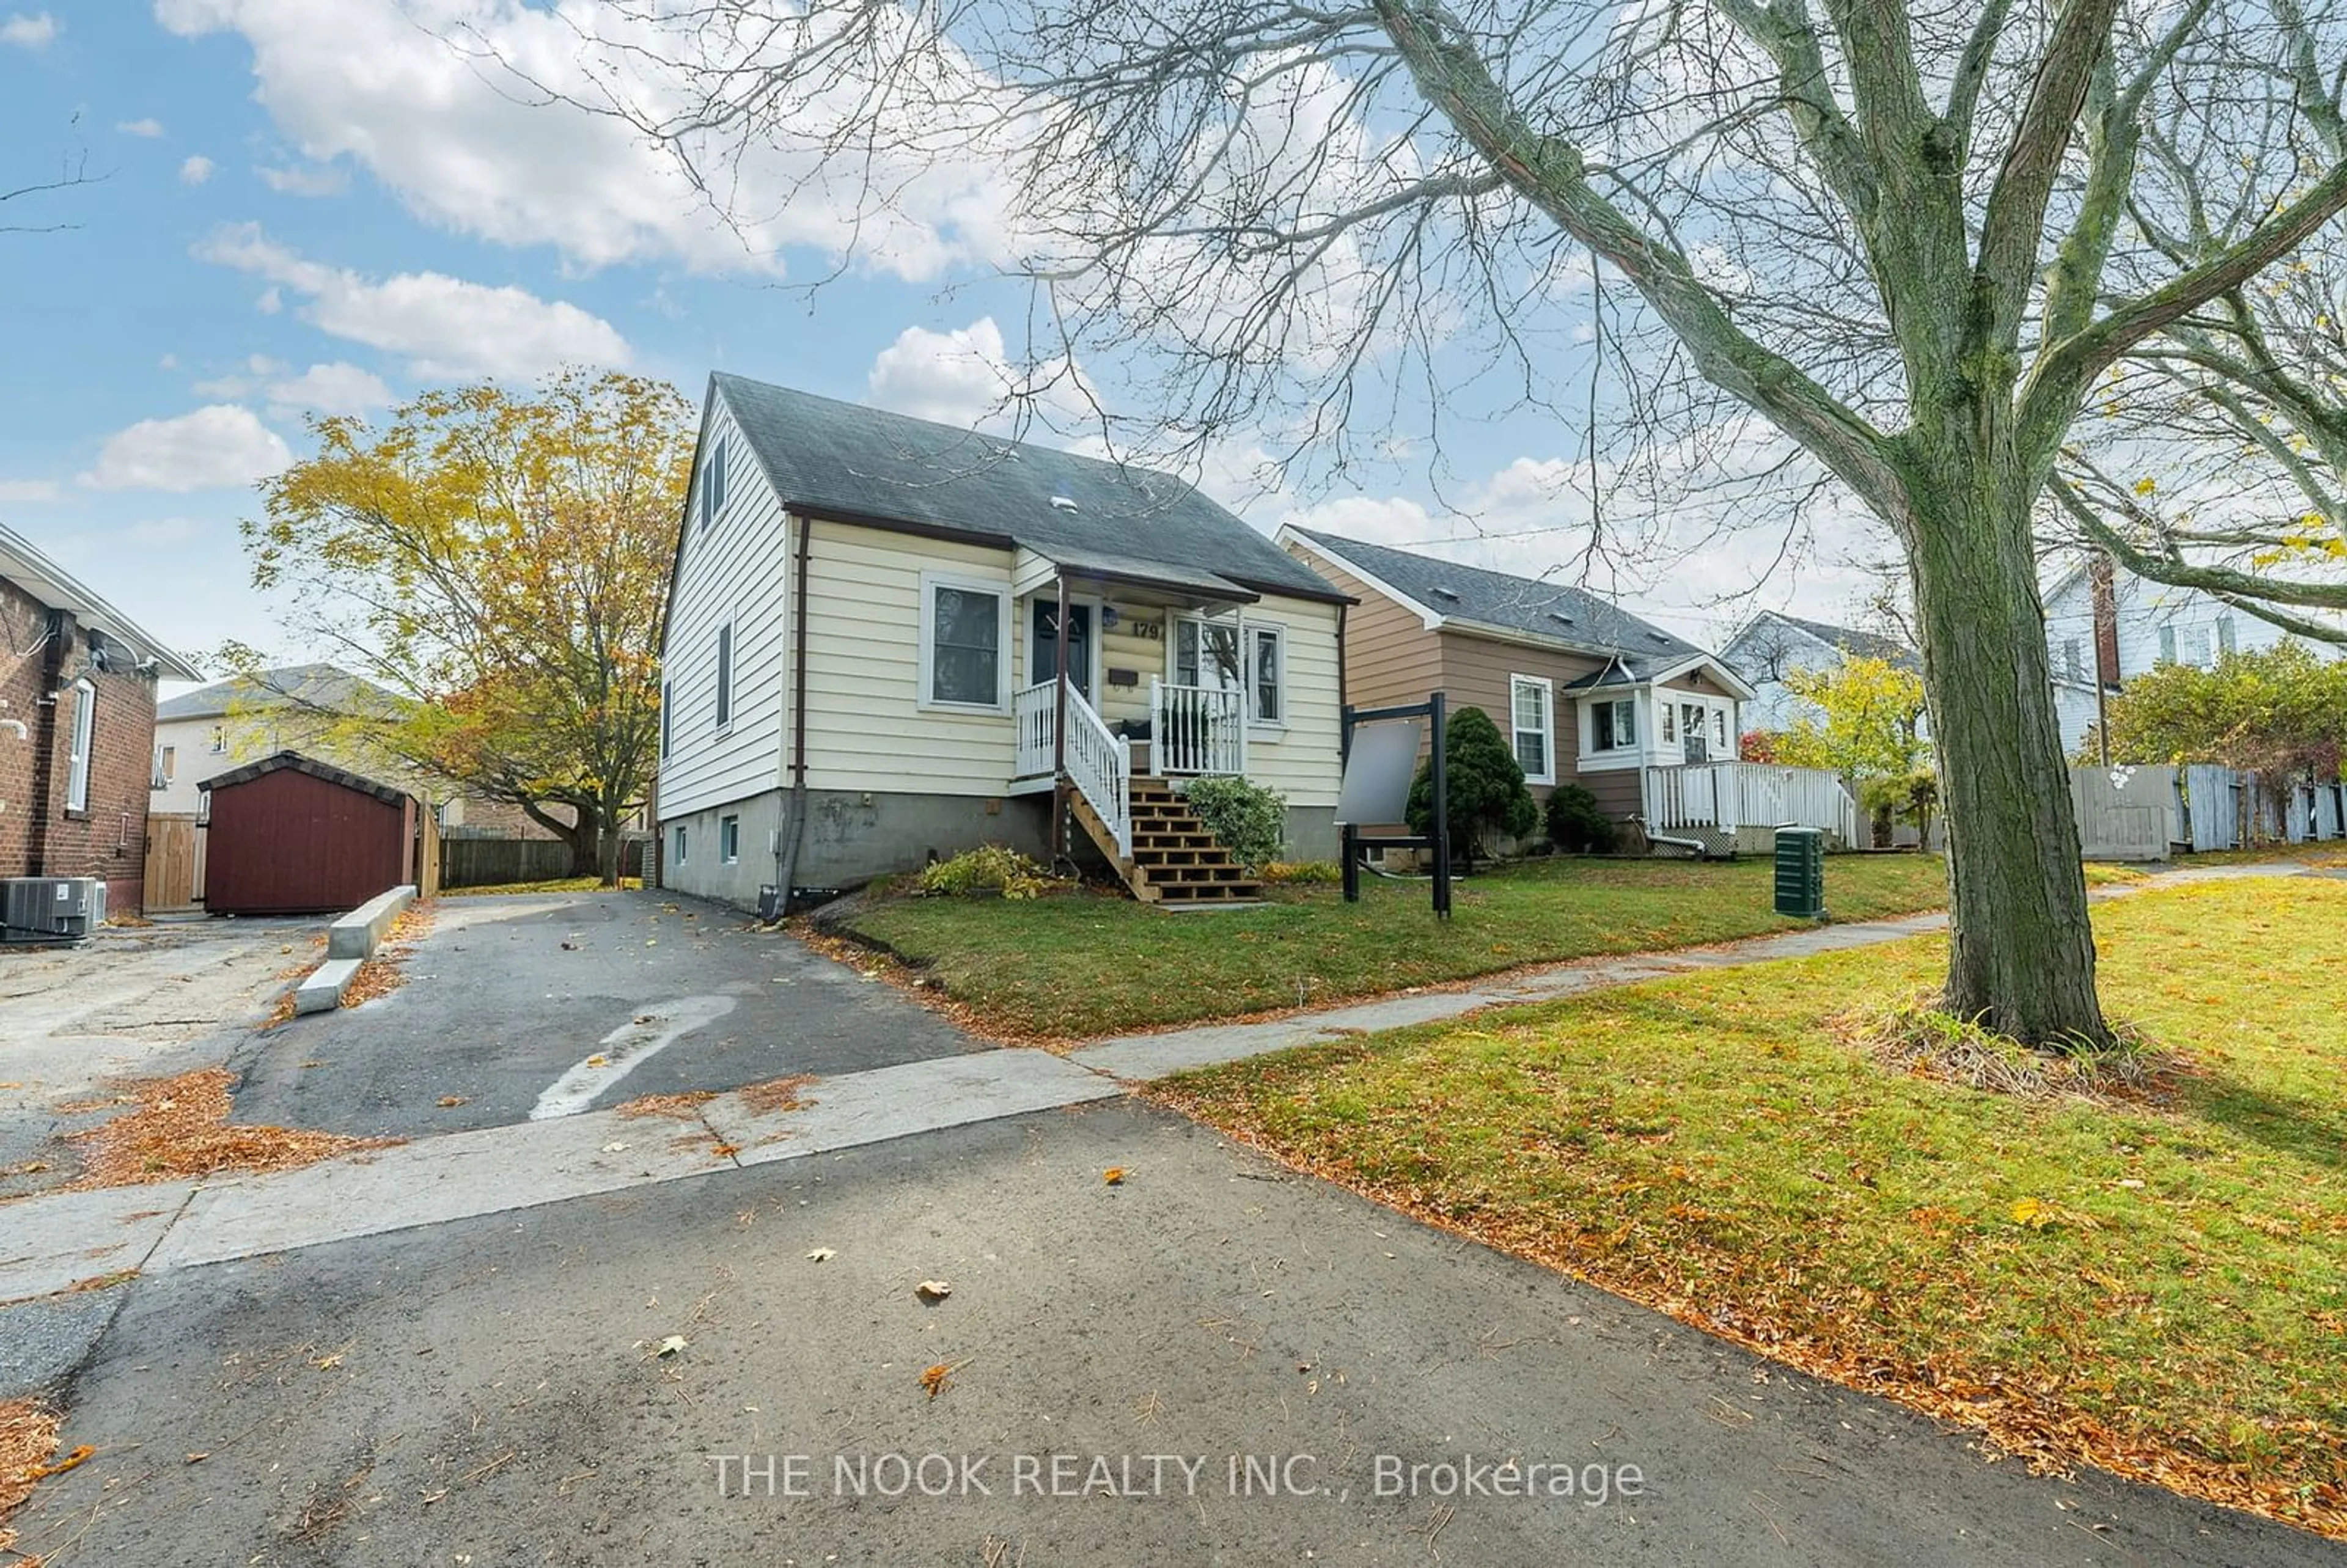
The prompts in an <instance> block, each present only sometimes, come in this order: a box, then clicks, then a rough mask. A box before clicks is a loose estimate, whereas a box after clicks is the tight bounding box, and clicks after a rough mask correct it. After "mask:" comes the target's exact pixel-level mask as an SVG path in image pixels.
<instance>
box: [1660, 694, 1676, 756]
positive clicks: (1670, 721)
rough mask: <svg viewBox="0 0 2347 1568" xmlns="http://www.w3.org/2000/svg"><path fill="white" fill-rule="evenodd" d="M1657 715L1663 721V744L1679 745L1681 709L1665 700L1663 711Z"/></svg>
mask: <svg viewBox="0 0 2347 1568" xmlns="http://www.w3.org/2000/svg"><path fill="white" fill-rule="evenodd" d="M1656 717H1657V718H1658V719H1660V720H1661V722H1662V726H1663V744H1665V745H1666V746H1676V745H1677V744H1678V743H1679V711H1678V710H1677V709H1676V708H1675V707H1673V706H1672V705H1671V704H1670V703H1668V702H1665V703H1664V704H1663V707H1662V712H1660V713H1659V714H1657V715H1656Z"/></svg>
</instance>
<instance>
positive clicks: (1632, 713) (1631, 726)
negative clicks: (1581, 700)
mask: <svg viewBox="0 0 2347 1568" xmlns="http://www.w3.org/2000/svg"><path fill="white" fill-rule="evenodd" d="M1589 723H1590V733H1589V749H1590V750H1591V751H1593V752H1635V751H1636V750H1637V749H1638V704H1637V703H1636V702H1633V701H1631V700H1630V699H1629V698H1627V697H1624V698H1623V699H1622V700H1621V701H1619V702H1599V703H1596V704H1595V705H1594V706H1593V707H1592V708H1591V709H1590V710H1589Z"/></svg>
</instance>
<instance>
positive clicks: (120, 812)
mask: <svg viewBox="0 0 2347 1568" xmlns="http://www.w3.org/2000/svg"><path fill="white" fill-rule="evenodd" d="M56 629H57V630H58V631H59V632H61V635H53V634H52V622H51V616H50V611H49V610H48V607H47V606H46V605H43V604H41V603H39V602H37V601H36V600H34V599H33V598H32V597H31V596H30V595H28V594H26V593H25V592H24V591H22V590H21V589H18V588H17V587H16V585H15V584H14V583H11V582H6V581H0V636H5V639H6V646H5V651H0V661H5V668H0V703H5V706H0V720H13V721H15V722H16V723H22V724H23V725H24V726H25V731H26V733H25V735H24V737H23V738H22V739H21V740H20V739H19V738H18V737H17V735H16V733H15V727H14V725H13V724H7V723H0V876H96V877H98V878H100V879H102V880H103V881H104V882H105V883H106V884H107V889H106V898H107V909H108V912H109V913H115V914H120V913H132V914H135V913H137V912H138V908H139V906H140V904H141V902H142V900H143V899H144V897H145V892H146V860H147V794H148V785H149V782H150V781H151V780H152V778H153V774H154V752H155V682H154V679H153V678H152V677H151V676H147V675H138V674H134V673H132V672H131V671H129V670H128V669H125V668H120V667H118V668H116V669H113V670H108V671H97V670H94V669H91V668H90V667H89V651H90V650H89V640H88V637H87V633H86V632H85V631H84V630H83V629H82V628H81V627H80V625H78V624H77V622H76V621H75V620H73V618H72V617H71V616H69V615H67V616H61V617H59V618H57V620H56ZM81 680H87V682H89V685H90V698H91V700H92V701H93V702H95V703H96V710H95V718H94V720H93V722H92V725H91V733H90V741H91V759H90V769H89V792H88V801H87V805H86V807H85V808H84V809H81V810H78V811H77V810H72V809H70V808H69V807H68V806H67V799H68V792H69V787H70V781H71V778H72V772H73V734H74V723H75V719H74V708H75V702H76V701H77V698H76V693H75V690H74V688H75V685H76V682H77V681H81ZM60 689H62V690H63V691H64V692H65V694H64V695H63V696H62V697H60V698H58V699H57V700H56V701H54V702H53V701H50V700H48V699H49V695H50V693H51V692H56V691H58V690H60ZM45 796H46V799H45V798H44V797H45Z"/></svg>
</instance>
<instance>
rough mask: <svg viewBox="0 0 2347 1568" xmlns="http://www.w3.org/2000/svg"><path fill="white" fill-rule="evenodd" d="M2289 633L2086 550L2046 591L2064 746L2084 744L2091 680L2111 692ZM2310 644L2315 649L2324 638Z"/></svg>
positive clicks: (2090, 718)
mask: <svg viewBox="0 0 2347 1568" xmlns="http://www.w3.org/2000/svg"><path fill="white" fill-rule="evenodd" d="M2289 636H2290V634H2289V633H2288V632H2286V631H2284V630H2281V629H2280V627H2278V626H2276V625H2274V624H2273V622H2271V621H2270V620H2261V619H2260V618H2259V617H2257V616H2254V615H2251V614H2250V613H2248V612H2247V611H2246V610H2235V609H2234V608H2233V607H2232V606H2230V605H2229V604H2227V603H2226V602H2225V601H2224V600H2220V599H2218V598H2217V597H2215V596H2214V595H2212V594H2208V593H2204V592H2202V591H2201V590H2200V589H2193V588H2175V587H2171V586H2170V585H2168V584H2167V583H2163V582H2153V581H2150V580H2149V579H2145V578H2139V577H2137V576H2136V575H2135V574H2134V573H2133V572H2130V571H2127V569H2124V568H2120V567H2115V566H2113V565H2112V564H2111V563H2110V561H2109V559H2108V558H2107V557H2105V556H2101V555H2096V556H2093V557H2090V558H2088V559H2086V560H2085V561H2081V562H2079V563H2077V564H2076V565H2074V566H2072V567H2071V568H2070V569H2068V570H2066V571H2065V572H2063V573H2062V575H2061V576H2059V577H2057V578H2055V579H2054V581H2053V583H2052V585H2051V586H2050V587H2048V588H2047V589H2046V590H2045V642H2046V654H2047V656H2048V659H2049V660H2050V661H2051V664H2052V667H2053V671H2054V706H2055V712H2057V713H2058V714H2059V715H2060V717H2061V721H2062V746H2063V749H2064V750H2065V751H2067V752H2070V753H2073V754H2075V753H2077V752H2078V751H2079V750H2080V749H2081V748H2082V747H2084V746H2085V744H2086V737H2087V735H2088V733H2090V732H2091V731H2092V730H2093V728H2094V724H2095V716H2096V708H2097V703H2096V691H2095V687H2096V682H2098V681H2099V682H2101V683H2102V684H2103V685H2104V687H2105V688H2106V690H2107V691H2109V692H2117V691H2119V690H2120V689H2122V688H2123V687H2125V686H2126V684H2127V682H2129V681H2131V680H2133V679H2135V678H2136V677H2137V676H2138V675H2143V674H2147V673H2148V672H2149V671H2152V670H2154V669H2157V667H2158V666H2160V665H2162V664H2191V665H2196V666H2198V668H2200V669H2203V670H2207V669H2212V668H2214V667H2215V665H2216V662H2217V661H2218V660H2219V659H2220V658H2222V657H2223V656H2224V655H2226V654H2228V653H2232V652H2241V653H2248V652H2251V651H2255V650H2258V649H2261V648H2270V647H2273V646H2274V645H2275V644H2277V643H2280V642H2282V641H2287V640H2288V639H2289ZM2310 646H2311V647H2313V648H2314V649H2315V650H2316V651H2318V652H2321V651H2325V650H2326V646H2327V645H2325V644H2321V643H2311V644H2310Z"/></svg>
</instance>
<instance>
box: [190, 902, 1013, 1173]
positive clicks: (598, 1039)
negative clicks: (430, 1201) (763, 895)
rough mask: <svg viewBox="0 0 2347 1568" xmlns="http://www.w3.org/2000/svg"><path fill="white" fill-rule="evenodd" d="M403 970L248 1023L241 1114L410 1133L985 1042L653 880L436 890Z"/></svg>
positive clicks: (868, 1064)
mask: <svg viewBox="0 0 2347 1568" xmlns="http://www.w3.org/2000/svg"><path fill="white" fill-rule="evenodd" d="M405 975H406V984H405V985H404V986H402V987H401V988H400V989H397V990H395V991H393V992H392V993H391V994H390V995H388V996H385V997H384V998H381V999H377V1000H374V1001H372V1002H368V1003H366V1004H365V1005H364V1006H361V1007H356V1008H346V1009H341V1010H338V1011H335V1012H331V1013H320V1014H315V1015H313V1016H310V1017H306V1018H299V1019H295V1020H292V1021H291V1022H289V1023H286V1024H284V1025H282V1026H281V1027H279V1028H277V1029H274V1030H268V1031H267V1032H265V1033H263V1034H260V1035H257V1036H255V1037H254V1038H253V1039H252V1040H250V1041H249V1042H248V1043H247V1044H246V1045H245V1046H244V1047H243V1048H242V1049H241V1050H240V1052H239V1054H238V1057H237V1059H236V1063H235V1065H236V1066H237V1067H238V1068H239V1069H240V1070H241V1073H242V1081H241V1085H240V1086H239V1088H238V1090H237V1093H236V1119H237V1120H238V1121H240V1122H273V1123H276V1124H278V1125H282V1126H289V1127H310V1128H318V1129H322V1130H324V1131H328V1132H349V1133H356V1134H362V1135H394V1136H403V1137H416V1136H422V1135H425V1134H429V1133H434V1132H458V1131H463V1130H466V1129H471V1128H479V1127H493V1126H500V1125H505V1124H507V1123H510V1122H519V1121H524V1120H527V1119H528V1118H529V1117H530V1116H531V1115H532V1114H533V1112H539V1113H549V1114H559V1113H563V1112H576V1111H583V1110H589V1109H594V1108H599V1107H606V1106H609V1105H611V1104H614V1103H617V1102H620V1101H624V1100H629V1099H632V1098H634V1097H636V1096H638V1095H643V1094H665V1093H673V1092H677V1091H683V1090H721V1091H722V1090H727V1089H734V1088H739V1087H741V1086H742V1085H743V1084H747V1083H756V1082H760V1081H764V1080H767V1079H773V1078H780V1077H784V1076H786V1075H789V1074H793V1073H815V1074H817V1075H820V1076H825V1077H829V1076H832V1075H834V1074H837V1073H843V1072H855V1071H864V1070H866V1069H869V1068H876V1067H892V1066H896V1065H898V1064H900V1063H903V1062H908V1061H927V1060H928V1059H931V1058H934V1057H941V1056H950V1055H953V1054H955V1053H956V1052H959V1051H964V1050H973V1049H976V1045H975V1042H973V1041H971V1040H969V1038H968V1037H967V1036H965V1035H963V1034H962V1033H960V1031H958V1030H956V1029H954V1028H953V1027H952V1026H951V1025H950V1024H948V1023H947V1022H946V1021H945V1020H943V1019H941V1018H939V1017H938V1016H937V1015H936V1014H934V1013H931V1012H929V1011H928V1010H927V1009H923V1008H921V1007H919V1006H918V1005H917V1004H915V1003H913V1002H911V1001H909V1000H907V999H906V998H904V997H903V996H900V995H899V994H897V992H896V991H895V990H894V989H891V988H890V987H888V986H887V985H885V984H882V983H880V982H878V981H876V980H867V979H865V978H864V977H863V976H862V975H860V974H859V973H857V972H856V970H855V969H852V968H847V967H846V966H844V965H841V964H837V963H834V962H832V961H831V960H830V959H827V958H822V957H820V956H818V955H816V954H815V953H812V952H810V951H809V950H808V949H807V948H805V947H803V946H801V945H800V944H799V943H798V942H797V941H796V940H794V938H790V937H787V936H783V935H780V934H778V933H775V932H772V931H763V930H758V929H755V928H753V927H752V925H751V924H750V922H749V921H748V920H747V919H746V918H745V917H743V915H742V914H741V913H740V912H739V911H738V910H733V909H729V908H725V907H722V906H719V905H713V904H704V903H701V902H698V901H696V900H692V899H681V898H678V897H675V896H674V895H672V894H665V893H660V892H626V893H622V892H611V893H581V894H553V895H505V896H496V897H474V898H466V897H444V898H441V899H438V900H436V903H435V905H434V915H433V923H432V929H431V932H430V934H429V935H427V936H426V937H425V938H423V939H422V940H421V941H420V942H418V943H417V944H416V945H415V952H414V954H413V956H412V957H410V958H408V959H407V961H406V963H405ZM590 1059H596V1060H590ZM443 1101H454V1102H457V1103H454V1104H443V1103H442V1102H443Z"/></svg>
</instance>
